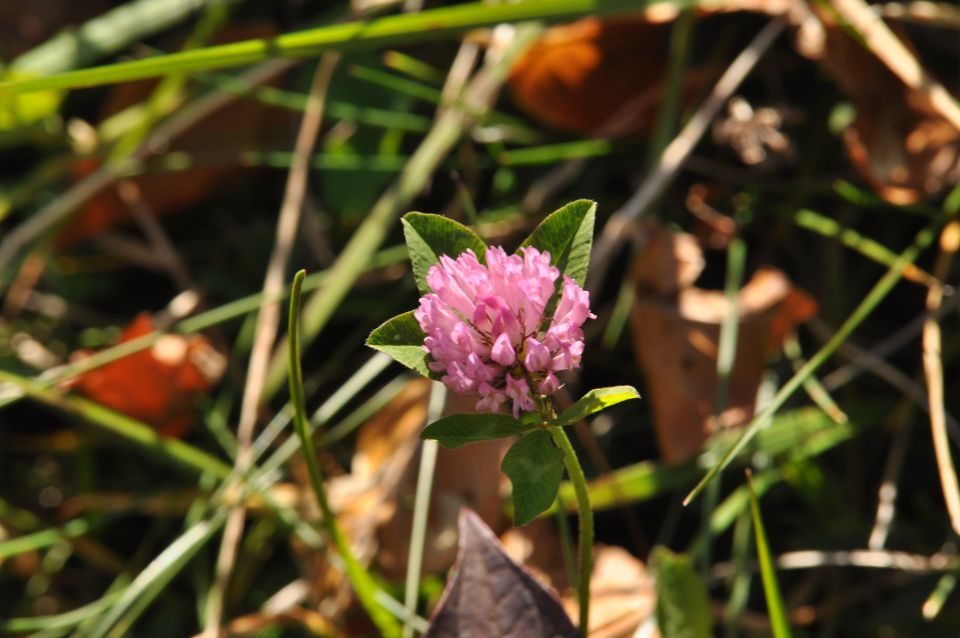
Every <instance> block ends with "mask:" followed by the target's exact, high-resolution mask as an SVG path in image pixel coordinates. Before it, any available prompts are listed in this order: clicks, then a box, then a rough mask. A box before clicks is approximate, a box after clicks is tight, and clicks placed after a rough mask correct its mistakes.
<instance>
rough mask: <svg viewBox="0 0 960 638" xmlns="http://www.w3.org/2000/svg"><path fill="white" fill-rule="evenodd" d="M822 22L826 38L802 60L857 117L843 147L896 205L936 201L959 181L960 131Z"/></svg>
mask: <svg viewBox="0 0 960 638" xmlns="http://www.w3.org/2000/svg"><path fill="white" fill-rule="evenodd" d="M818 17H819V18H820V20H821V21H822V25H823V26H822V28H823V37H822V38H821V39H820V40H819V41H818V46H815V47H813V48H810V49H804V48H801V49H800V52H801V53H804V54H806V55H807V56H808V57H811V58H813V59H815V60H817V62H819V64H820V65H821V66H823V67H824V69H826V70H827V72H828V73H830V75H832V76H833V78H834V80H835V81H836V82H837V84H838V85H839V86H840V88H841V89H842V90H843V91H844V92H845V93H846V94H847V95H848V96H849V97H850V100H851V101H852V103H853V107H854V109H855V111H856V116H855V118H854V120H853V122H852V123H851V124H850V126H848V127H847V128H846V129H845V130H844V133H843V141H844V144H845V145H846V148H847V154H848V155H849V157H850V160H851V162H852V163H853V165H854V167H855V168H856V169H857V171H858V172H859V173H860V174H861V175H862V176H863V178H864V179H865V180H866V181H867V182H869V183H870V185H871V186H872V187H873V188H874V190H876V192H877V193H878V194H879V195H880V196H881V197H883V198H884V199H886V200H888V201H889V202H891V203H894V204H898V205H903V204H911V203H915V202H917V201H920V200H923V199H927V198H929V197H933V196H935V195H937V194H938V193H940V192H942V191H943V190H944V189H945V188H948V187H950V186H953V185H954V184H956V183H957V182H958V181H960V130H957V128H956V127H955V126H953V125H952V124H951V123H950V122H948V121H947V120H946V119H944V118H943V116H941V115H940V114H939V113H938V112H937V111H936V110H935V109H934V108H933V107H932V106H930V104H929V102H928V100H927V99H926V97H924V96H923V95H921V94H920V93H919V92H918V91H915V90H913V89H911V88H909V87H907V86H906V85H905V84H904V83H903V82H902V81H901V80H900V79H899V78H898V77H896V76H895V75H894V74H893V72H891V71H890V70H889V69H888V68H887V66H886V65H884V64H883V62H881V61H880V60H878V59H877V57H876V56H875V55H873V54H872V53H871V52H870V51H869V50H867V49H866V48H865V47H864V46H863V44H861V43H860V42H858V41H857V40H856V39H854V37H853V36H851V35H850V34H849V33H848V32H847V31H846V30H844V29H843V28H842V27H841V26H840V25H838V24H836V23H835V22H834V20H833V19H832V18H831V17H830V16H829V15H828V14H827V13H826V12H824V11H818ZM898 35H899V36H900V38H901V40H904V42H905V43H906V44H907V45H908V46H909V41H908V40H907V39H906V37H905V36H904V34H903V33H902V32H898ZM878 105H882V108H878Z"/></svg>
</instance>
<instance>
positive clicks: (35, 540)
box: [0, 518, 90, 561]
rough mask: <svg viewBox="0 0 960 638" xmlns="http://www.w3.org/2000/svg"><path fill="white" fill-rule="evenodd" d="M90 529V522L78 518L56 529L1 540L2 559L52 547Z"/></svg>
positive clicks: (81, 534)
mask: <svg viewBox="0 0 960 638" xmlns="http://www.w3.org/2000/svg"><path fill="white" fill-rule="evenodd" d="M88 531H90V522H89V521H87V520H85V519H82V518H78V519H75V520H72V521H70V522H69V523H67V524H66V525H64V526H62V527H59V528H56V529H45V530H41V531H38V532H33V533H32V534H26V535H24V536H18V537H16V538H11V539H9V540H5V541H0V561H3V560H4V559H7V558H10V557H11V556H17V555H19V554H25V553H26V552H32V551H35V550H38V549H43V548H45V547H50V546H51V545H54V544H56V543H59V542H60V541H62V540H67V539H71V538H77V537H79V536H83V535H84V534H86V533H87V532H88Z"/></svg>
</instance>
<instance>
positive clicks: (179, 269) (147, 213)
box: [117, 179, 193, 290]
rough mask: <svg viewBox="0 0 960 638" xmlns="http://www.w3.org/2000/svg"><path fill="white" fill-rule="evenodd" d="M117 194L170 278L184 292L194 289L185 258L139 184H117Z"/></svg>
mask: <svg viewBox="0 0 960 638" xmlns="http://www.w3.org/2000/svg"><path fill="white" fill-rule="evenodd" d="M117 193H118V194H119V195H120V199H121V200H123V203H124V204H126V205H127V207H128V208H129V209H130V212H131V213H133V216H134V218H135V219H136V221H137V223H138V224H139V225H140V228H141V229H142V230H143V234H144V235H146V237H147V241H149V242H150V245H151V246H152V247H153V249H154V250H155V251H156V252H157V254H158V256H159V257H160V262H161V263H162V264H163V266H164V268H165V269H166V270H167V273H168V274H169V275H170V278H171V279H173V281H174V283H176V284H177V285H178V286H180V287H181V288H182V289H184V290H189V289H191V288H193V279H192V278H191V277H190V270H189V269H188V268H187V263H186V262H185V261H184V259H183V256H182V255H180V253H179V252H178V251H177V249H176V247H174V245H173V242H172V241H170V237H169V236H168V235H167V232H166V231H165V230H164V229H163V226H161V225H160V223H159V222H158V221H157V218H156V215H155V214H154V212H153V211H152V210H150V207H149V206H148V205H147V202H146V201H145V200H144V197H143V191H142V190H141V189H140V187H139V186H137V183H136V182H134V181H132V180H129V179H124V180H120V182H118V183H117Z"/></svg>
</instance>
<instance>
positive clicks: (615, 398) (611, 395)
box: [554, 385, 640, 425]
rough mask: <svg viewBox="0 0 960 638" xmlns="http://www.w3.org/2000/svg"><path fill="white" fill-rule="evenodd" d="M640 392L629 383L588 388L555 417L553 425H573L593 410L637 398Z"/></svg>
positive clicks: (596, 410) (597, 410)
mask: <svg viewBox="0 0 960 638" xmlns="http://www.w3.org/2000/svg"><path fill="white" fill-rule="evenodd" d="M639 398H640V394H639V393H638V392H637V391H636V390H635V389H634V388H633V386H629V385H615V386H613V387H612V388H597V389H596V390H590V392H587V393H586V394H585V395H583V396H582V397H580V400H579V401H577V402H576V403H574V404H573V405H571V406H570V407H569V408H567V409H566V410H564V411H563V413H562V414H561V415H560V416H558V417H557V420H556V421H555V422H554V425H573V424H574V423H576V422H577V421H580V420H582V419H585V418H587V417H588V416H590V415H591V414H593V413H595V412H599V411H600V410H605V409H607V408H609V407H610V406H611V405H616V404H618V403H623V402H624V401H629V400H630V399H639Z"/></svg>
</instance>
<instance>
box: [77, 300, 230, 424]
mask: <svg viewBox="0 0 960 638" xmlns="http://www.w3.org/2000/svg"><path fill="white" fill-rule="evenodd" d="M154 330H155V327H154V323H153V319H152V318H151V317H150V315H149V314H147V313H141V314H139V315H137V317H136V318H135V319H134V320H133V322H132V323H131V324H130V325H129V326H127V328H126V329H125V330H124V331H123V333H122V334H121V335H120V339H119V340H118V343H123V342H126V341H130V340H132V339H135V338H137V337H140V336H143V335H145V334H148V333H150V332H153V331H154ZM89 354H90V353H89V352H86V351H80V352H77V353H75V354H74V356H73V359H74V360H78V359H82V358H84V357H86V356H89ZM225 368H226V360H225V358H224V357H223V355H222V354H220V352H219V351H218V350H217V349H216V348H215V347H214V346H213V345H212V344H211V342H210V340H209V339H207V338H206V337H204V336H202V335H175V334H165V335H163V336H162V337H160V339H159V340H158V341H157V342H156V343H155V344H153V346H151V347H150V348H147V349H145V350H141V351H139V352H135V353H134V354H131V355H129V356H126V357H123V358H121V359H117V360H116V361H113V362H111V363H108V364H106V365H104V366H100V367H99V368H95V369H93V370H90V371H88V372H84V373H83V374H81V375H79V376H78V377H77V378H76V379H75V380H74V381H73V382H72V383H71V384H70V386H71V387H72V388H73V389H74V390H76V391H77V392H79V393H81V394H83V395H85V396H87V397H89V398H90V399H92V400H94V401H96V402H97V403H100V404H101V405H104V406H106V407H108V408H111V409H113V410H116V411H118V412H122V413H124V414H126V415H128V416H130V417H133V418H135V419H138V420H140V421H143V422H145V423H149V424H151V425H153V426H154V427H156V428H157V430H158V431H159V432H160V433H161V434H163V435H165V436H171V437H181V436H183V435H184V434H185V433H186V432H187V430H188V429H189V428H190V425H191V423H192V422H193V416H194V404H195V403H196V400H197V398H198V397H200V396H201V395H203V394H206V393H207V392H209V391H210V390H211V389H212V388H213V387H214V386H215V385H216V384H217V383H219V381H220V378H221V377H222V376H223V372H224V370H225Z"/></svg>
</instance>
